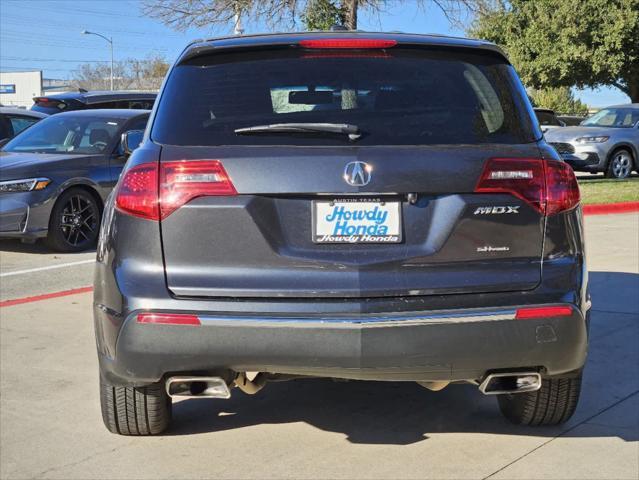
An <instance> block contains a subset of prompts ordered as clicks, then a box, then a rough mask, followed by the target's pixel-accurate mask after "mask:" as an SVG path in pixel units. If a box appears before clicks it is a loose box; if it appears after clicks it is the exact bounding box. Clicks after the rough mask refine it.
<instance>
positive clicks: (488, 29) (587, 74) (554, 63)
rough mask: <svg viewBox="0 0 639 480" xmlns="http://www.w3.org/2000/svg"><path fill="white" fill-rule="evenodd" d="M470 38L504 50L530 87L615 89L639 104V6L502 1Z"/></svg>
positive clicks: (637, 2)
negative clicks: (603, 87) (486, 41)
mask: <svg viewBox="0 0 639 480" xmlns="http://www.w3.org/2000/svg"><path fill="white" fill-rule="evenodd" d="M470 33H471V34H472V35H473V36H476V37H479V38H485V39H487V40H491V41H493V42H495V43H498V44H500V45H502V46H503V47H504V48H505V49H506V51H507V52H508V54H509V56H510V59H511V61H512V62H513V64H514V65H515V67H516V68H517V70H518V72H519V74H520V75H521V77H522V80H523V81H524V83H526V84H527V85H528V86H529V87H534V88H551V87H561V86H565V87H572V86H578V87H580V88H583V87H592V88H597V87H600V86H604V85H605V86H615V87H617V88H618V89H619V90H621V91H622V92H624V93H625V94H626V95H628V96H629V97H630V98H631V99H632V101H633V102H639V0H535V1H529V0H508V1H506V0H502V1H500V2H498V3H496V4H494V5H493V8H492V9H490V10H489V11H487V12H482V14H480V15H479V16H478V18H477V20H476V22H475V24H474V25H473V27H472V28H471V29H470Z"/></svg>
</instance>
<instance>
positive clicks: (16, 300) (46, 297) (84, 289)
mask: <svg viewBox="0 0 639 480" xmlns="http://www.w3.org/2000/svg"><path fill="white" fill-rule="evenodd" d="M92 291H93V287H80V288H73V289H71V290H63V291H61V292H53V293H44V294H42V295H34V296H33V297H23V298H14V299H12V300H4V301H2V302H0V307H12V306H13V305H21V304H23V303H31V302H39V301H40V300H49V299H51V298H58V297H66V296H69V295H77V294H79V293H88V292H92Z"/></svg>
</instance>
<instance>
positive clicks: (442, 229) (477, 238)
mask: <svg viewBox="0 0 639 480" xmlns="http://www.w3.org/2000/svg"><path fill="white" fill-rule="evenodd" d="M392 45H394V42H391V43H386V44H384V45H382V44H379V45H376V44H375V43H374V42H373V43H371V44H367V45H366V46H364V45H361V44H353V45H352V46H351V47H350V48H344V47H349V45H347V44H346V45H341V48H339V49H333V48H326V47H327V45H326V44H313V43H312V42H311V43H308V42H307V43H305V44H304V45H303V47H304V48H293V49H291V48H286V49H281V48H280V49H278V48H272V49H271V48H268V49H264V48H263V47H262V49H260V50H259V51H258V50H255V51H243V52H214V53H210V54H206V53H205V52H204V53H203V54H202V55H199V56H195V57H191V58H188V59H187V60H185V61H183V62H182V63H181V64H179V65H177V66H176V67H175V68H174V69H173V70H172V72H171V74H170V76H169V79H168V81H167V83H166V86H165V88H164V90H163V92H162V95H161V100H160V104H159V110H158V113H157V116H156V119H155V123H154V125H153V130H152V133H151V135H152V139H153V141H155V142H157V143H159V144H162V145H163V148H162V153H161V162H160V201H161V208H162V214H163V215H162V216H163V218H162V219H161V234H162V243H163V249H164V260H165V268H166V279H167V284H168V288H169V289H170V290H171V291H172V292H173V293H174V294H176V295H179V296H197V297H220V296H224V297H380V296H408V295H432V294H445V293H465V292H468V293H470V292H499V291H508V290H525V289H532V288H534V287H535V286H536V285H537V284H538V283H539V281H540V277H541V255H542V244H543V238H544V214H543V208H544V206H543V198H541V196H540V195H541V193H542V192H543V189H544V183H543V182H544V178H543V177H544V173H543V172H544V170H543V161H542V160H540V152H539V149H538V146H537V144H536V143H535V140H536V139H535V135H536V130H535V128H534V127H533V126H532V122H531V111H530V108H529V106H528V104H527V103H526V102H525V100H524V99H523V96H522V89H521V86H520V84H519V81H518V80H517V78H516V75H515V74H514V71H513V69H512V67H511V66H510V65H509V64H508V63H507V62H506V61H505V59H503V58H502V57H501V56H499V55H498V54H496V53H494V52H490V51H477V52H473V51H469V50H464V49H461V48H441V47H438V48H435V47H432V48H429V49H426V48H414V46H413V47H411V48H407V47H406V48H404V47H402V46H401V45H397V46H392ZM376 46H377V47H380V46H383V47H385V48H375V47H376ZM329 47H330V45H329ZM318 124H319V126H318ZM274 125H275V126H276V127H273V126H274ZM496 158H497V159H500V158H501V159H503V158H510V159H518V160H512V161H510V160H494V159H496ZM491 159H493V160H491ZM521 159H524V160H521ZM494 172H497V173H496V174H495V173H494ZM500 172H501V173H500ZM504 172H505V173H504ZM513 172H514V173H513ZM482 178H483V180H482ZM499 180H503V181H504V182H506V183H504V184H503V185H505V187H504V188H502V185H501V184H499ZM495 181H497V185H495ZM513 182H514V183H513ZM540 182H541V183H540ZM509 185H510V186H509ZM382 227H385V228H382Z"/></svg>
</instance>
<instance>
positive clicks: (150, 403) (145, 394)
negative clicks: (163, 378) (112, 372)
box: [100, 377, 171, 436]
mask: <svg viewBox="0 0 639 480" xmlns="http://www.w3.org/2000/svg"><path fill="white" fill-rule="evenodd" d="M100 405H101V407H102V420H103V421H104V425H105V426H106V427H107V429H108V430H109V431H110V432H111V433H117V434H120V435H136V436H137V435H157V434H159V433H162V432H163V431H165V430H166V429H167V428H168V426H169V423H170V422H171V398H170V397H169V396H168V395H167V393H166V390H165V388H164V384H163V383H154V384H152V385H148V386H146V387H119V386H114V385H111V384H109V383H108V382H107V381H106V380H105V379H104V378H102V377H100Z"/></svg>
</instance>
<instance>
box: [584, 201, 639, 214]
mask: <svg viewBox="0 0 639 480" xmlns="http://www.w3.org/2000/svg"><path fill="white" fill-rule="evenodd" d="M583 212H584V215H608V214H611V213H630V212H639V202H619V203H595V204H591V205H584V207H583Z"/></svg>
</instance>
